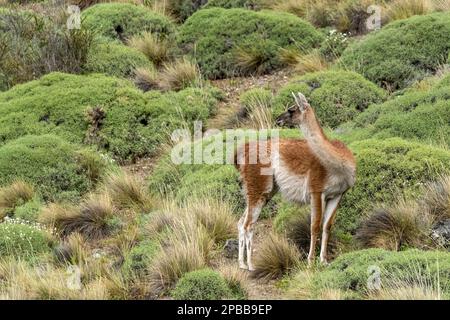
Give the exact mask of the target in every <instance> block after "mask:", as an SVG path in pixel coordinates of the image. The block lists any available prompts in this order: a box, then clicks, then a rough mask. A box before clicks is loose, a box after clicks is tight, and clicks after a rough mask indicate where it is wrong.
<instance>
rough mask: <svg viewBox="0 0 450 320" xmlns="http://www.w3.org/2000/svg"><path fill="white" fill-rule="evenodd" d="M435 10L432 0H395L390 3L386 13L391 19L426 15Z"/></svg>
mask: <svg viewBox="0 0 450 320" xmlns="http://www.w3.org/2000/svg"><path fill="white" fill-rule="evenodd" d="M432 11H433V4H432V2H431V1H430V0H395V1H392V2H391V3H389V4H388V6H387V9H386V15H387V17H388V19H389V20H390V21H394V20H400V19H406V18H409V17H411V16H414V15H424V14H427V13H430V12H432Z"/></svg>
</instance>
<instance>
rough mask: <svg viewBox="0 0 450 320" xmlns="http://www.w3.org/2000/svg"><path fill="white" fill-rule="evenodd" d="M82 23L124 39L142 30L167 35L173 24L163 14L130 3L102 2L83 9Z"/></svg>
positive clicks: (99, 32)
mask: <svg viewBox="0 0 450 320" xmlns="http://www.w3.org/2000/svg"><path fill="white" fill-rule="evenodd" d="M82 17H83V18H84V21H83V24H84V25H85V26H87V27H89V28H92V29H93V30H95V31H96V32H97V33H98V34H99V35H102V36H105V37H109V38H112V39H119V40H122V41H125V40H126V39H128V38H130V37H131V36H133V35H137V34H140V33H142V32H144V31H149V32H152V33H156V34H159V35H161V36H168V35H170V34H171V33H172V32H174V30H175V27H174V25H173V24H172V23H171V22H170V21H169V20H168V19H167V18H166V17H165V16H163V15H160V14H157V13H155V12H153V11H151V10H150V9H148V8H146V7H144V6H137V5H134V4H130V3H102V4H97V5H95V6H92V7H89V8H87V9H86V10H84V11H83V14H82Z"/></svg>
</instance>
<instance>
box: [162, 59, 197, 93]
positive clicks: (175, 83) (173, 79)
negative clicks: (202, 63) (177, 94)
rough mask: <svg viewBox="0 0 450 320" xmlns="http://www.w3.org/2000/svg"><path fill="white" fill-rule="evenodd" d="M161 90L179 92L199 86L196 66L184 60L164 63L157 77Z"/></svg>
mask: <svg viewBox="0 0 450 320" xmlns="http://www.w3.org/2000/svg"><path fill="white" fill-rule="evenodd" d="M159 79H160V83H159V86H160V88H161V89H162V90H175V91H176V90H181V89H184V88H187V87H195V86H200V85H201V75H200V70H199V69H198V66H197V65H196V64H195V63H192V62H191V61H189V60H188V59H186V58H182V59H178V60H175V61H173V62H170V63H165V64H164V68H163V70H162V71H161V73H160V75H159Z"/></svg>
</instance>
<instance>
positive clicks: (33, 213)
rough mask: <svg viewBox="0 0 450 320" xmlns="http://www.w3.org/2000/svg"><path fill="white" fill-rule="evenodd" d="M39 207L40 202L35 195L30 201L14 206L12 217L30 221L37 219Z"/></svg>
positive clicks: (40, 206) (40, 205)
mask: <svg viewBox="0 0 450 320" xmlns="http://www.w3.org/2000/svg"><path fill="white" fill-rule="evenodd" d="M41 209H42V203H41V201H40V200H39V199H38V198H37V197H35V198H34V199H32V200H31V201H28V202H26V203H24V204H22V205H21V206H18V207H16V208H15V209H14V218H15V219H21V220H25V221H30V222H34V221H37V220H38V216H39V213H40V212H41Z"/></svg>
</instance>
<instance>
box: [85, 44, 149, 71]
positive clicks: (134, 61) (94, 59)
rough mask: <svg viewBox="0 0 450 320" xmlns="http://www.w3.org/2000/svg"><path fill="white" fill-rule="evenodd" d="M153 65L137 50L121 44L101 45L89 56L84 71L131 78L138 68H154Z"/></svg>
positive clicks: (92, 50)
mask: <svg viewBox="0 0 450 320" xmlns="http://www.w3.org/2000/svg"><path fill="white" fill-rule="evenodd" d="M152 67H153V64H152V63H151V62H150V61H149V60H148V59H147V57H146V56H145V55H144V54H143V53H141V52H140V51H137V50H136V49H133V48H130V47H127V46H125V45H123V44H120V43H112V42H109V43H99V44H97V45H96V46H94V47H93V48H92V49H91V50H90V52H89V55H88V59H87V62H86V64H85V65H84V70H85V71H87V72H97V73H104V74H107V75H109V76H115V77H125V78H126V77H131V76H133V74H134V70H135V69H136V68H150V69H151V68H152Z"/></svg>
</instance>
